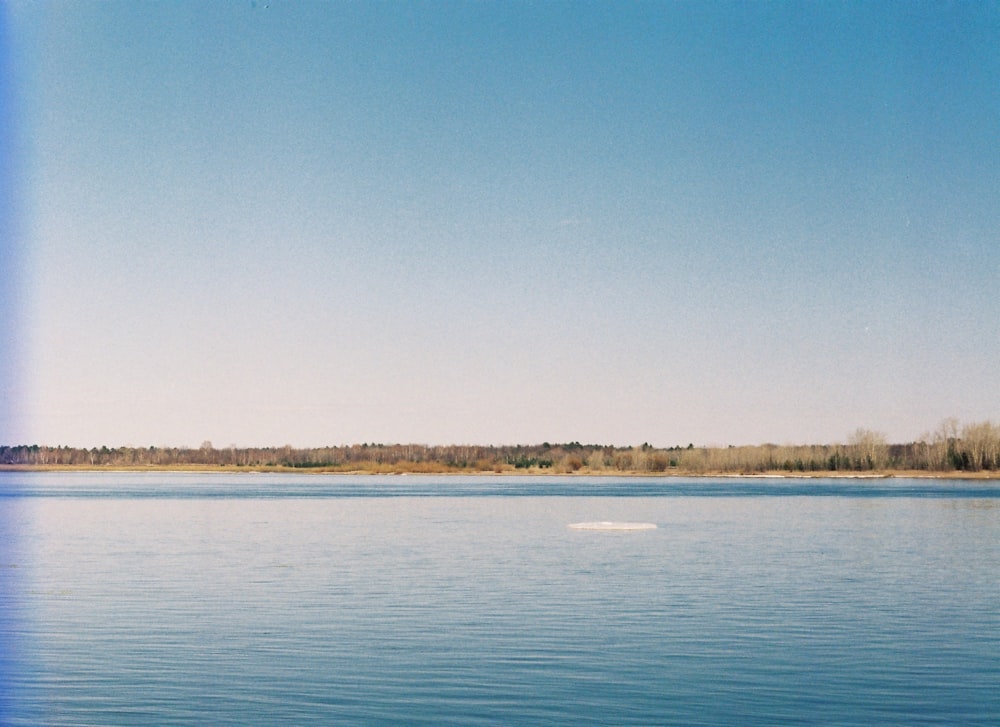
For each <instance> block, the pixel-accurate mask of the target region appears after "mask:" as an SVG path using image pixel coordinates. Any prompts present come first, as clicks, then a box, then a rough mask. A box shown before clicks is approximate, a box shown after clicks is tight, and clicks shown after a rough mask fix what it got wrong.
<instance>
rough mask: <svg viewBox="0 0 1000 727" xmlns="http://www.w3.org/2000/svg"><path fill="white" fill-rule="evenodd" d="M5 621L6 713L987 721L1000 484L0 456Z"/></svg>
mask: <svg viewBox="0 0 1000 727" xmlns="http://www.w3.org/2000/svg"><path fill="white" fill-rule="evenodd" d="M605 520H609V521H628V522H649V523H655V524H656V526H657V527H656V529H647V530H636V531H625V532H623V531H600V530H598V531H595V530H575V529H572V528H569V527H568V525H570V524H572V523H577V522H581V521H605ZM0 629H2V630H0V634H2V635H0V653H2V655H0V724H3V725H33V726H34V725H43V724H44V725H203V724H212V725H261V724H295V725H304V724H323V725H330V724H365V725H378V724H400V723H406V724H428V725H430V724H434V725H439V724H455V725H516V724H526V725H535V724H551V725H588V724H590V725H608V724H615V725H626V724H642V725H651V724H684V725H698V724H706V725H709V724H710V725H732V724H740V725H772V724H788V723H795V724H839V725H852V724H856V725H869V724H898V725H904V724H905V725H913V724H941V723H950V724H964V725H973V724H981V725H986V724H993V725H995V724H998V723H1000V483H997V482H989V481H957V480H952V481H946V480H910V479H886V480H794V479H787V480H786V479H781V480H771V479H740V478H720V479H710V478H706V479H681V478H610V477H609V478H580V477H557V476H553V477H538V478H536V477H501V476H480V477H455V476H443V477H429V476H428V477H423V476H422V477H416V476H409V477H407V476H386V477H373V476H358V477H353V476H344V475H334V476H326V475H274V474H239V475H224V474H218V475H216V474H186V473H185V474H180V473H176V474H175V473H82V474H81V473H15V472H6V473H0Z"/></svg>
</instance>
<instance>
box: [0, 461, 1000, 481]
mask: <svg viewBox="0 0 1000 727" xmlns="http://www.w3.org/2000/svg"><path fill="white" fill-rule="evenodd" d="M0 472H135V473H142V472H189V473H193V474H227V473H228V474H294V475H350V476H358V475H395V476H419V475H433V476H449V477H450V476H466V477H507V476H513V477H526V476H527V477H531V476H533V477H553V478H555V477H570V478H577V477H664V478H670V477H697V478H725V479H786V480H802V479H842V480H877V479H892V478H904V479H928V480H1000V471H998V470H983V471H979V472H966V471H961V470H951V471H945V472H936V471H928V470H880V471H876V472H849V471H832V470H831V471H812V472H788V471H787V470H779V471H768V472H748V473H739V472H723V471H714V472H709V471H695V470H680V469H677V470H668V471H665V472H640V471H637V470H618V471H609V470H606V469H605V470H594V471H590V470H587V469H586V468H584V469H579V470H576V471H573V472H554V471H552V469H551V468H540V467H538V468H516V469H515V468H510V469H502V470H500V471H496V470H476V469H468V468H440V469H426V470H424V469H421V470H419V471H414V470H410V469H406V468H393V467H381V468H378V469H353V470H347V469H339V468H323V467H311V468H301V467H285V466H281V465H268V466H246V467H244V466H240V465H202V464H197V465H196V464H192V465H141V466H121V465H23V464H0Z"/></svg>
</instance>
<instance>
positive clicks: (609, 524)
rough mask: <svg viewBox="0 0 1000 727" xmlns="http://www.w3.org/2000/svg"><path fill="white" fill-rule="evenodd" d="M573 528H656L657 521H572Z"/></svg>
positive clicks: (570, 526) (570, 525) (571, 526)
mask: <svg viewBox="0 0 1000 727" xmlns="http://www.w3.org/2000/svg"><path fill="white" fill-rule="evenodd" d="M566 527H568V528H572V529H573V530H656V524H655V523H621V522H612V521H610V520H602V521H600V522H594V523H570V524H569V525H567V526H566Z"/></svg>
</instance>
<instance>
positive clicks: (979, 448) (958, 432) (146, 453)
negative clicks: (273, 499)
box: [0, 419, 1000, 474]
mask: <svg viewBox="0 0 1000 727" xmlns="http://www.w3.org/2000/svg"><path fill="white" fill-rule="evenodd" d="M0 464H2V465H15V466H16V465H20V466H27V467H60V466H78V467H120V468H146V467H149V468H168V467H181V468H183V467H192V468H194V467H202V468H203V467H213V468H214V467H233V468H246V469H294V470H310V471H323V472H375V473H377V472H410V473H422V472H423V473H439V472H497V473H502V472H519V471H522V472H550V473H561V474H566V473H593V474H604V473H606V474H614V473H649V474H660V473H677V474H685V473H691V474H701V473H728V474H764V473H768V472H779V473H793V474H794V473H816V472H842V473H872V472H880V471H889V470H911V471H926V472H928V473H946V472H982V471H987V472H991V471H998V470H1000V426H998V425H996V424H993V423H992V422H990V421H985V422H979V423H974V424H965V425H960V424H959V422H958V421H957V420H955V419H947V420H945V421H944V422H942V423H941V424H940V425H939V426H938V428H937V429H935V430H934V431H933V432H928V433H927V434H925V435H923V436H922V437H920V439H919V440H918V441H915V442H909V443H905V444H890V443H889V442H888V441H887V439H886V436H885V435H884V434H881V433H879V432H875V431H872V430H869V429H858V430H857V431H855V432H854V433H852V434H851V435H850V436H849V437H848V438H847V441H846V442H845V443H843V444H816V445H778V444H760V445H752V446H724V447H695V446H694V445H693V444H687V445H674V446H669V447H655V446H653V445H651V444H649V443H643V444H641V445H638V446H624V447H623V446H615V445H601V444H581V443H579V442H568V443H562V444H551V443H549V442H543V443H542V444H537V445H509V446H474V445H448V446H430V445H422V444H377V443H364V444H352V445H344V446H334V447H313V448H307V449H300V448H295V447H292V446H284V447H236V446H232V447H225V448H221V449H217V448H215V447H214V446H213V445H212V443H211V442H204V443H203V444H202V445H201V446H200V447H198V448H188V447H180V448H178V447H146V448H143V447H114V448H109V447H106V446H105V447H100V448H97V447H94V448H91V449H84V448H74V447H63V446H57V447H52V446H40V445H18V446H0Z"/></svg>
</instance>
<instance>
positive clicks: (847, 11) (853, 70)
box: [0, 0, 1000, 446]
mask: <svg viewBox="0 0 1000 727" xmlns="http://www.w3.org/2000/svg"><path fill="white" fill-rule="evenodd" d="M0 41H2V43H3V48H2V57H3V60H2V63H3V66H2V67H3V81H2V84H0V102H2V103H3V111H2V112H0V132H2V134H0V135H2V136H3V138H4V139H5V141H4V145H3V147H2V148H3V153H4V168H5V171H4V174H3V176H2V177H0V180H2V182H3V185H4V201H3V204H4V206H3V208H2V209H0V215H2V216H0V222H2V224H3V232H4V238H5V239H4V246H5V254H4V256H3V257H4V262H3V263H0V265H2V266H3V267H2V268H0V273H2V275H3V278H4V280H3V285H4V289H5V290H4V293H3V294H2V295H0V305H3V306H5V311H6V312H5V313H4V318H5V323H6V325H5V331H4V333H3V336H4V343H3V349H2V353H3V368H0V375H2V376H3V377H4V378H5V385H4V390H3V396H4V397H5V400H6V402H5V404H6V405H5V410H6V411H5V414H4V415H3V416H2V418H0V440H3V442H5V443H8V444H15V443H24V444H30V443H39V444H50V445H56V444H68V445H75V446H95V445H102V444H107V445H109V446H118V445H125V444H131V445H135V446H148V445H176V446H180V445H190V446H198V445H199V444H200V443H201V442H202V441H203V440H206V439H207V440H211V441H212V442H213V443H214V444H215V445H216V446H227V445H229V444H238V445H283V444H286V443H289V444H292V445H295V446H318V445H324V444H344V443H358V442H365V441H376V442H385V443H389V442H414V443H428V444H448V443H479V444H491V443H492V444H501V443H537V442H541V441H545V440H547V441H552V442H560V441H571V440H579V441H583V442H594V443H608V444H612V443H613V444H636V443H641V442H643V441H648V442H650V443H652V444H654V445H657V446H669V445H673V444H684V445H686V444H687V443H688V442H693V443H695V444H757V443H763V442H777V443H811V442H816V443H820V442H822V443H826V442H836V441H843V440H844V439H845V438H846V437H847V435H848V434H849V433H850V432H852V431H853V430H854V429H856V428H858V427H867V428H872V429H875V430H879V431H883V432H885V433H887V434H888V435H889V437H890V439H891V440H893V441H906V440H909V439H912V438H915V437H917V436H919V435H920V434H921V432H923V431H926V430H931V429H934V428H935V427H936V426H937V424H938V423H939V422H940V421H941V420H942V419H943V418H945V417H951V416H954V417H958V418H959V419H960V420H962V421H964V422H972V421H981V420H984V419H993V420H994V421H996V420H997V419H1000V285H998V284H1000V3H997V2H978V3H940V2H929V3H920V2H900V3H892V2H889V3H886V2H878V3H872V2H857V3H854V2H829V3H824V2H810V3H771V2H768V3H754V2H749V3H747V2H739V3H727V2H691V3H687V2H650V3H628V2H626V3H621V2H597V3H586V2H582V3H581V2H573V3H561V2H531V3H521V2H419V3H418V2H378V3H374V2H331V3H308V2H305V3H303V2H295V3H289V2H282V1H281V0H270V2H268V0H256V2H251V1H250V0H247V1H245V2H243V1H241V2H212V3H205V2H202V1H200V0H198V1H196V2H165V3H124V2H101V3H90V2H88V3H79V2H68V1H67V2H48V3H45V2H41V3H38V2H22V1H20V0H13V1H12V2H10V3H8V4H7V5H6V6H0ZM12 140H13V141H12Z"/></svg>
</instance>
